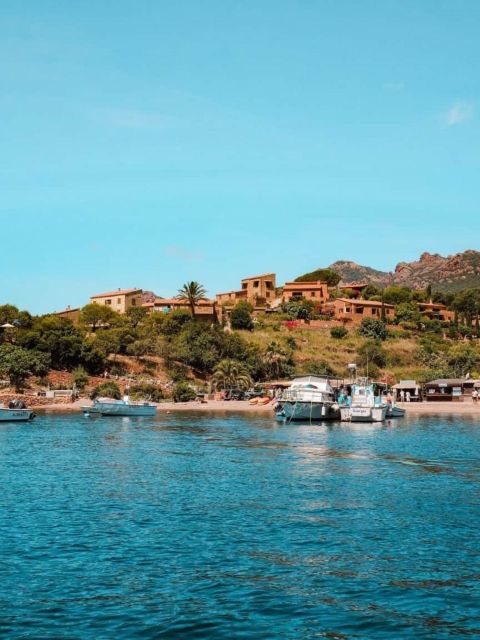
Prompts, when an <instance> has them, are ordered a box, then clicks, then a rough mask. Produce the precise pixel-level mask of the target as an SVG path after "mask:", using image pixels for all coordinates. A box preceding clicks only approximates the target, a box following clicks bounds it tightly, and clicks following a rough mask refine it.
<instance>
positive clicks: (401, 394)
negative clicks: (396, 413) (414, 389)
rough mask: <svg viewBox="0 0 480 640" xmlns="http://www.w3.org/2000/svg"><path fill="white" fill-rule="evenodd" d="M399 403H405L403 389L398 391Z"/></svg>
mask: <svg viewBox="0 0 480 640" xmlns="http://www.w3.org/2000/svg"><path fill="white" fill-rule="evenodd" d="M400 402H405V391H404V390H403V389H402V390H401V391H400Z"/></svg>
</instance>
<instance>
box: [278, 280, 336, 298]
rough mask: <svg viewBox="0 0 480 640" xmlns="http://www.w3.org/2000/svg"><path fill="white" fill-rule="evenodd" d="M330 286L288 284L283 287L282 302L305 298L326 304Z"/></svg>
mask: <svg viewBox="0 0 480 640" xmlns="http://www.w3.org/2000/svg"><path fill="white" fill-rule="evenodd" d="M329 297H330V294H329V292H328V284H327V283H326V282H321V281H319V280H317V281H316V282H286V283H285V285H284V286H283V293H282V302H290V300H298V299H301V298H305V300H311V301H312V302H315V303H318V304H324V303H325V302H327V300H328V299H329Z"/></svg>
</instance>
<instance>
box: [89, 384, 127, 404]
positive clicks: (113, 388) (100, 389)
mask: <svg viewBox="0 0 480 640" xmlns="http://www.w3.org/2000/svg"><path fill="white" fill-rule="evenodd" d="M121 397H122V394H121V391H120V388H119V386H118V384H117V383H116V382H104V383H103V384H99V385H98V386H97V387H95V389H94V390H93V391H92V393H91V394H90V398H91V399H92V400H95V398H113V399H114V400H120V398H121Z"/></svg>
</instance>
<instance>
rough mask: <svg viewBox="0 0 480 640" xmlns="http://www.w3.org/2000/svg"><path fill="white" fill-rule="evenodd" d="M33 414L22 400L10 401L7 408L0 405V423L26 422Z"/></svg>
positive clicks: (31, 418) (33, 416)
mask: <svg viewBox="0 0 480 640" xmlns="http://www.w3.org/2000/svg"><path fill="white" fill-rule="evenodd" d="M33 418H35V414H34V412H33V411H32V409H29V408H28V407H26V406H25V403H24V402H23V401H22V400H12V401H11V402H9V404H8V407H4V406H3V405H0V422H28V421H29V420H33Z"/></svg>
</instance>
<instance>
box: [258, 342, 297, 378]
mask: <svg viewBox="0 0 480 640" xmlns="http://www.w3.org/2000/svg"><path fill="white" fill-rule="evenodd" d="M263 364H264V367H265V371H266V374H267V376H268V377H270V378H279V377H282V376H284V375H289V374H290V373H291V369H292V367H291V356H289V354H288V353H287V352H286V351H285V350H284V349H282V347H281V346H280V345H279V344H278V343H277V342H275V341H272V342H271V343H270V344H269V345H268V346H267V348H266V350H265V353H264V355H263Z"/></svg>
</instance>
